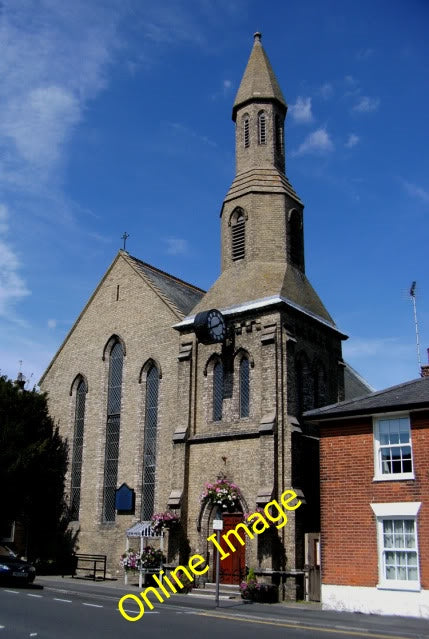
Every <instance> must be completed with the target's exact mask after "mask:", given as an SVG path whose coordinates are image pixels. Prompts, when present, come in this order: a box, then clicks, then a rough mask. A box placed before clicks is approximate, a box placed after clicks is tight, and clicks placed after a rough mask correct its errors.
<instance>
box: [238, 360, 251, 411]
mask: <svg viewBox="0 0 429 639" xmlns="http://www.w3.org/2000/svg"><path fill="white" fill-rule="evenodd" d="M249 370H250V366H249V360H248V358H247V357H243V358H242V360H241V362H240V417H249V405H250V375H249Z"/></svg>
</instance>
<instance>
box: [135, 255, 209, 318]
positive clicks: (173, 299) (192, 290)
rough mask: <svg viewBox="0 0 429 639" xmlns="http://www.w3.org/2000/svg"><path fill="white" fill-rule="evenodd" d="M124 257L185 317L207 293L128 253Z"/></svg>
mask: <svg viewBox="0 0 429 639" xmlns="http://www.w3.org/2000/svg"><path fill="white" fill-rule="evenodd" d="M123 256H124V257H125V258H126V259H127V260H128V261H130V262H131V263H132V264H133V265H134V266H135V267H136V268H137V270H138V271H140V273H142V274H143V275H144V277H145V278H147V279H148V280H149V281H150V283H151V284H152V286H153V287H154V288H155V289H156V290H157V291H158V292H159V293H160V294H161V295H162V297H164V298H165V299H166V301H167V302H168V301H169V302H170V303H172V304H173V305H174V306H175V307H176V308H177V309H178V310H179V311H180V312H181V313H183V315H187V314H188V313H189V312H190V311H191V310H192V309H193V307H194V306H195V305H196V304H198V302H199V301H200V300H201V299H202V297H203V295H204V293H205V291H203V290H202V289H200V288H198V287H197V286H194V285H193V284H189V283H188V282H185V281H183V280H180V279H179V278H177V277H174V276H173V275H170V274H169V273H166V272H165V271H161V270H160V269H158V268H155V267H154V266H151V264H147V263H146V262H142V261H141V260H139V259H138V258H137V257H133V256H132V255H129V254H128V253H125V252H124V253H123Z"/></svg>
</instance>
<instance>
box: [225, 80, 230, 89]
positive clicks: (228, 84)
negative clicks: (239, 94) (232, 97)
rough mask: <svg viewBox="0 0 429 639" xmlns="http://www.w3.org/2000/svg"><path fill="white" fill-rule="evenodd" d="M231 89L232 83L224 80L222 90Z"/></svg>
mask: <svg viewBox="0 0 429 639" xmlns="http://www.w3.org/2000/svg"><path fill="white" fill-rule="evenodd" d="M231 87H232V82H231V80H224V81H223V88H224V89H230V88H231Z"/></svg>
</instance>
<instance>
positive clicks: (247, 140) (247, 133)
mask: <svg viewBox="0 0 429 639" xmlns="http://www.w3.org/2000/svg"><path fill="white" fill-rule="evenodd" d="M243 143H244V148H245V149H247V148H248V147H249V146H250V123H249V116H248V115H245V116H244V117H243Z"/></svg>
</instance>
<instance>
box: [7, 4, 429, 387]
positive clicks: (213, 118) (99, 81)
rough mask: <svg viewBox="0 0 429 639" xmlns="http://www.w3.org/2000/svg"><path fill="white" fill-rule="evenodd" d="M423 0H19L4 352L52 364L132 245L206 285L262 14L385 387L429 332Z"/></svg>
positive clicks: (332, 255)
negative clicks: (241, 94)
mask: <svg viewBox="0 0 429 639" xmlns="http://www.w3.org/2000/svg"><path fill="white" fill-rule="evenodd" d="M428 26H429V4H428V3H427V1H426V0H377V1H376V2H374V1H373V0H371V1H369V0H361V1H360V2H359V3H356V2H350V1H347V0H346V1H344V0H341V1H340V0H338V1H333V0H331V1H330V0H327V1H324V2H320V0H301V2H299V3H289V2H281V1H280V0H277V1H270V0H266V1H265V2H264V3H261V2H259V1H256V0H182V1H181V0H163V1H162V2H154V1H153V0H102V1H101V0H100V1H98V0H84V1H81V0H74V1H73V2H65V1H64V0H38V1H37V2H34V1H32V0H4V1H3V2H2V3H1V8H0V41H1V43H2V44H1V48H2V55H1V57H0V78H1V82H0V103H1V105H2V107H1V115H0V370H1V372H2V373H4V374H7V375H9V376H11V377H15V375H16V373H17V371H18V367H19V360H22V361H23V365H22V370H23V372H24V374H26V375H27V376H31V375H32V378H31V379H32V383H34V382H35V381H37V380H38V379H39V377H40V375H41V374H42V372H43V370H44V369H45V368H46V366H47V365H48V363H49V361H50V359H51V357H52V356H53V355H54V353H55V352H56V350H57V348H58V347H59V345H60V344H61V342H62V340H63V339H64V337H65V336H66V334H67V332H68V331H69V329H70V328H71V326H72V324H73V322H74V320H75V319H76V317H77V316H78V314H79V312H80V311H81V309H82V307H83V305H84V304H85V302H86V301H87V299H88V298H89V296H90V294H91V293H92V291H93V290H94V288H95V287H96V285H97V283H98V282H99V280H100V278H101V277H102V275H103V273H104V272H105V270H106V269H107V267H108V266H109V264H110V263H111V261H112V260H113V258H114V256H115V255H116V252H117V250H118V249H119V248H120V247H121V244H122V241H121V239H120V238H121V235H122V234H123V232H124V230H126V231H127V232H128V233H129V234H130V238H129V240H128V244H127V249H128V250H129V252H130V253H131V254H132V255H135V256H137V257H139V258H140V259H142V260H144V261H147V262H150V263H151V264H154V265H155V266H157V267H159V268H161V269H164V270H166V271H169V272H171V273H173V274H175V275H177V276H179V277H181V278H183V279H185V280H188V281H190V282H192V283H195V284H197V285H198V286H200V287H202V288H208V287H209V286H210V285H211V283H212V282H213V281H214V280H215V279H216V277H217V275H218V273H219V254H220V250H219V249H220V245H219V212H220V207H221V203H222V200H223V197H224V195H225V193H226V191H227V190H228V188H229V185H230V183H231V182H232V179H233V177H234V128H233V123H232V121H231V107H232V103H233V100H234V96H235V93H236V91H237V89H238V85H239V82H240V79H241V76H242V74H243V71H244V68H245V65H246V62H247V59H248V56H249V53H250V50H251V47H252V42H253V33H254V31H256V30H259V31H262V34H263V40H262V42H263V45H264V47H265V50H266V51H267V53H268V56H269V57H270V60H271V63H272V66H273V68H274V70H275V72H276V75H277V78H278V80H279V83H280V85H281V87H282V89H283V93H284V95H285V98H286V100H287V102H288V105H289V111H288V116H287V119H286V152H287V158H286V166H287V175H288V177H289V179H290V181H291V182H292V184H293V186H294V187H295V189H296V191H297V192H298V194H299V195H300V197H301V199H302V200H303V201H304V203H305V205H306V207H305V249H306V268H307V274H308V276H309V279H310V281H311V282H312V284H313V286H314V287H315V288H316V290H317V291H318V293H319V295H320V296H321V298H322V300H323V301H324V303H325V305H326V307H327V308H328V310H329V312H330V313H331V315H332V316H333V317H334V319H335V321H336V323H337V325H338V326H339V327H340V329H341V330H343V331H344V332H346V333H347V334H348V335H349V336H350V338H349V340H347V341H346V342H345V344H344V356H345V358H346V359H347V361H349V363H351V365H352V366H353V367H354V368H356V369H357V370H358V371H359V372H360V373H361V374H362V375H363V376H364V377H365V378H366V379H367V380H368V381H369V382H370V383H371V384H372V385H373V386H374V387H376V388H383V387H386V386H389V385H392V384H395V383H400V382H401V381H404V380H407V379H412V378H415V377H417V373H418V369H417V359H416V347H415V333H414V324H413V314H412V304H411V300H410V297H409V295H408V291H409V288H410V285H411V282H412V281H413V280H416V281H417V310H418V315H419V322H420V339H421V348H422V359H423V360H424V363H426V361H427V358H426V347H428V346H429V282H428V278H427V273H428V267H427V263H428V249H429V237H428V228H429V222H428V220H429V162H428V156H429V151H428V142H427V141H428V130H429V40H428V38H427V32H428Z"/></svg>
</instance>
